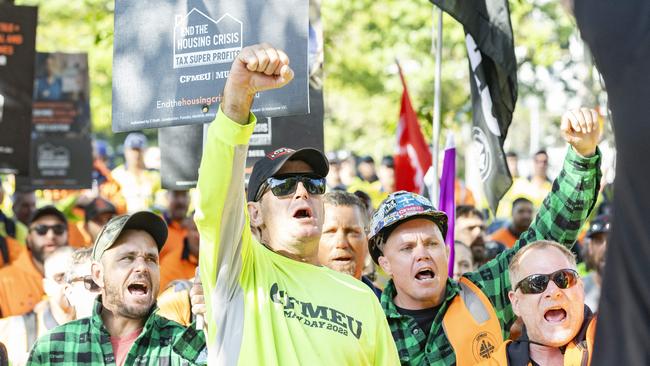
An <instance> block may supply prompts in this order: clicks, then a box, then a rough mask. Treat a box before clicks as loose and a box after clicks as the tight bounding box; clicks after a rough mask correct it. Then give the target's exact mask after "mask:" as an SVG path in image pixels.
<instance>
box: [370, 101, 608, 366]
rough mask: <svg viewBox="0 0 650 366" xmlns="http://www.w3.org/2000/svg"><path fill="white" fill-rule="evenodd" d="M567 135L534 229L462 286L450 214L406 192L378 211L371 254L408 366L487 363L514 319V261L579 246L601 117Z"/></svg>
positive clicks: (570, 127)
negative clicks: (548, 247)
mask: <svg viewBox="0 0 650 366" xmlns="http://www.w3.org/2000/svg"><path fill="white" fill-rule="evenodd" d="M578 116H579V117H578ZM561 129H562V134H563V136H564V138H565V140H566V141H567V142H569V144H570V145H571V147H570V148H569V151H568V152H567V157H566V160H565V162H564V167H563V170H562V172H560V174H559V176H558V178H557V179H556V181H555V182H554V185H553V190H552V192H551V193H550V194H549V195H548V196H547V197H546V199H545V200H544V204H543V205H542V207H541V208H540V210H539V212H538V214H537V216H536V218H535V220H534V221H533V223H532V224H531V226H530V227H529V229H528V230H527V231H525V232H524V233H523V234H522V236H521V237H520V238H519V240H518V241H517V243H516V244H515V246H514V247H512V248H510V249H508V250H506V251H504V252H502V253H500V254H499V255H497V256H496V258H494V259H492V260H490V261H488V262H487V263H486V264H484V265H482V266H481V267H479V268H478V269H477V270H476V271H474V272H468V273H465V274H463V275H462V276H461V278H460V280H459V281H454V280H452V279H449V278H448V268H447V267H448V262H449V256H448V247H447V246H446V245H445V243H444V238H445V234H446V232H447V216H446V214H445V213H444V212H442V211H438V210H436V208H435V207H434V206H433V205H432V204H431V202H430V201H429V200H427V199H426V198H424V197H421V196H419V195H416V194H413V193H410V192H404V191H401V192H397V193H393V194H391V195H390V196H389V197H388V198H387V199H386V200H385V201H384V202H383V203H382V204H381V205H380V206H379V208H378V209H377V211H376V212H375V214H374V215H373V218H372V224H371V230H370V236H369V240H368V242H369V249H370V250H369V251H370V254H371V256H372V258H373V260H374V261H375V263H377V264H379V265H380V266H381V267H382V269H383V270H384V271H385V272H386V273H387V274H388V275H389V276H391V280H390V281H389V282H388V284H387V285H386V287H385V288H384V292H383V294H382V298H381V304H382V307H383V309H384V311H385V313H386V317H387V318H388V323H389V324H390V327H391V331H392V334H393V336H394V337H395V343H396V344H397V348H398V350H399V355H400V361H401V364H402V365H418V366H419V365H430V364H435V365H438V364H445V365H452V364H457V365H460V366H462V365H474V364H476V363H478V362H480V361H482V360H486V359H488V358H489V357H490V355H491V354H492V353H493V352H494V351H495V350H496V349H497V347H498V346H499V344H501V343H502V341H503V339H505V338H507V337H508V335H509V330H510V327H511V325H512V323H513V322H514V321H515V319H516V316H515V313H514V312H513V309H512V305H511V303H510V300H509V299H508V290H509V287H510V278H509V275H508V269H507V268H508V264H509V263H510V258H511V257H512V256H513V255H514V254H515V253H516V252H517V251H519V250H520V249H522V248H525V246H526V245H527V244H529V243H532V242H534V241H537V240H540V239H548V240H556V241H558V242H560V243H562V244H563V245H565V246H566V247H571V246H573V243H574V241H575V239H576V237H577V235H578V231H579V229H580V227H581V226H582V224H583V223H584V222H585V221H586V219H587V217H588V216H589V212H590V211H591V209H592V208H593V205H594V203H595V201H596V194H597V192H598V184H599V182H600V169H599V165H600V154H599V152H598V150H597V144H598V140H599V137H600V133H599V128H598V122H597V118H596V115H595V111H590V110H587V109H583V110H579V111H571V112H569V113H567V114H565V115H564V116H563V118H562V123H561ZM539 259H540V260H545V258H544V257H539Z"/></svg>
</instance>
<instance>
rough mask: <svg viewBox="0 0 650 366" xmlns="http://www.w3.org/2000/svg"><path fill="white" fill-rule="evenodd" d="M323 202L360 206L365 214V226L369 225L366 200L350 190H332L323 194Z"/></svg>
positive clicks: (333, 204)
mask: <svg viewBox="0 0 650 366" xmlns="http://www.w3.org/2000/svg"><path fill="white" fill-rule="evenodd" d="M323 203H324V204H328V205H332V206H349V207H354V206H356V207H358V208H359V210H360V211H361V214H362V216H363V226H364V229H365V226H367V225H368V221H369V220H368V214H367V212H368V207H367V206H366V204H365V202H363V201H362V200H361V198H360V197H359V196H357V195H356V192H355V194H353V193H350V192H346V191H341V190H333V191H331V192H327V193H325V195H324V196H323Z"/></svg>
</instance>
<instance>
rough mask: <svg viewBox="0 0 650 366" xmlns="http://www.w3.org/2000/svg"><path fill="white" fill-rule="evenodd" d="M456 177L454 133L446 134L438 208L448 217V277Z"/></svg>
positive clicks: (450, 260)
mask: <svg viewBox="0 0 650 366" xmlns="http://www.w3.org/2000/svg"><path fill="white" fill-rule="evenodd" d="M455 179H456V146H455V144H454V135H453V134H452V133H449V134H448V135H447V146H446V147H445V157H444V160H443V163H442V177H440V197H439V199H438V209H439V210H441V211H444V212H445V213H446V214H447V217H448V218H449V221H448V224H447V226H448V229H447V237H446V238H445V243H447V245H449V277H453V276H454V254H455V253H454V252H455V251H454V222H455V221H456V202H455V198H456V197H455V192H454V188H455V183H456V181H455Z"/></svg>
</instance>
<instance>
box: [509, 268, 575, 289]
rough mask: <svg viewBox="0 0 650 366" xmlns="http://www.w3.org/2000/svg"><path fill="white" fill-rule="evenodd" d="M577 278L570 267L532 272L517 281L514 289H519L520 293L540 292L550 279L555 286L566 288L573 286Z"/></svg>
mask: <svg viewBox="0 0 650 366" xmlns="http://www.w3.org/2000/svg"><path fill="white" fill-rule="evenodd" d="M578 278H579V275H578V272H576V271H574V270H572V269H561V270H559V271H555V272H553V273H551V274H534V275H530V276H528V277H526V278H524V279H523V280H521V281H519V283H518V284H517V286H515V291H517V289H520V290H521V293H522V294H541V293H542V292H544V291H546V287H547V286H548V283H549V281H551V280H552V281H553V282H555V284H556V285H557V287H559V288H561V289H567V288H569V287H572V286H574V285H575V284H576V283H577V282H578Z"/></svg>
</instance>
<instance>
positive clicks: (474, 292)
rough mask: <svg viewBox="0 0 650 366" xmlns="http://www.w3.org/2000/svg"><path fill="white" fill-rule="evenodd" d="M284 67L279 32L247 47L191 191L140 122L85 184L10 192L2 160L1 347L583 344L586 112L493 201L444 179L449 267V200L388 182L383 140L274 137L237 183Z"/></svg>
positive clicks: (228, 356)
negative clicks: (345, 143)
mask: <svg viewBox="0 0 650 366" xmlns="http://www.w3.org/2000/svg"><path fill="white" fill-rule="evenodd" d="M292 76H293V74H292V71H291V69H290V67H289V66H288V58H287V56H286V55H285V54H284V53H283V52H282V51H280V50H276V49H274V48H272V47H271V46H269V45H264V44H263V45H256V46H252V47H247V48H244V49H243V50H242V52H241V54H240V55H239V56H238V58H237V60H236V61H235V62H234V63H233V66H232V69H231V72H230V76H229V79H228V83H227V85H226V88H225V90H224V102H222V105H221V109H220V111H219V113H218V115H217V118H216V120H215V122H213V123H212V124H211V126H210V128H209V132H208V135H207V138H206V144H205V146H204V153H203V159H202V163H201V168H200V171H199V182H198V185H197V188H196V190H191V191H189V190H184V191H163V190H161V189H160V176H159V174H158V173H156V172H155V171H151V170H149V169H147V168H146V167H145V165H144V161H143V157H144V153H145V151H146V149H147V145H148V141H147V139H146V137H145V136H144V135H143V134H140V133H132V134H129V135H128V136H127V138H126V140H125V142H124V158H125V163H124V164H123V165H120V166H118V167H116V168H115V169H113V170H110V169H109V164H108V161H107V160H106V155H105V154H103V153H102V151H101V148H100V146H99V145H96V149H95V150H96V152H95V163H94V167H95V170H94V179H95V182H96V186H95V188H94V189H93V190H88V191H60V190H43V191H38V192H34V191H30V192H21V191H15V190H14V189H13V187H12V180H11V179H10V178H11V177H4V179H3V182H2V185H0V187H2V188H0V203H2V208H3V210H2V211H0V252H1V254H2V256H1V258H0V343H1V344H3V345H4V346H5V347H6V349H7V350H8V357H9V360H10V362H11V364H12V365H22V364H26V363H29V364H33V365H41V364H43V365H46V364H48V365H49V364H81V365H84V364H86V365H90V364H100V363H105V364H112V363H115V364H117V365H132V364H154V363H156V364H158V363H161V364H163V363H164V364H171V365H181V364H205V363H209V364H215V365H222V364H223V365H230V364H245V365H261V364H264V365H266V364H268V365H275V364H277V365H307V364H336V365H338V364H345V365H397V364H403V365H423V364H454V363H455V364H458V365H471V364H478V363H480V362H484V363H485V364H496V365H519V364H527V363H528V362H532V364H539V365H554V364H581V365H582V364H585V363H588V362H589V360H590V357H591V351H592V349H593V346H592V345H593V334H594V324H595V319H596V317H595V315H594V312H595V311H597V305H598V297H599V293H600V284H601V278H602V271H603V268H604V258H605V257H604V253H605V250H606V246H607V234H608V232H609V209H608V205H609V204H610V203H611V202H605V203H602V202H601V201H602V199H600V198H599V197H600V178H601V173H600V159H601V158H600V152H599V150H598V148H597V144H598V141H599V138H600V132H601V131H600V127H599V124H598V116H597V115H596V112H595V111H592V110H589V109H586V108H582V109H579V110H575V111H571V112H568V113H567V114H565V115H564V116H563V118H562V122H561V130H562V135H563V137H564V140H565V141H566V142H567V143H568V145H569V146H568V150H567V154H566V158H565V161H564V163H563V167H562V171H561V172H560V173H559V175H558V176H557V178H556V179H555V180H554V181H553V180H551V179H550V178H549V177H548V173H547V167H548V158H549V157H548V154H546V152H544V151H540V152H538V153H537V154H535V155H534V157H533V160H534V168H533V169H532V171H533V174H532V175H531V177H529V178H528V179H526V178H523V177H519V176H518V174H517V170H516V167H517V162H516V159H517V156H516V155H515V154H512V153H509V154H508V156H507V157H508V163H509V166H510V169H511V173H512V175H513V177H514V184H513V186H512V188H511V190H510V191H509V192H508V193H507V194H506V197H505V198H504V201H503V202H502V204H501V206H500V209H501V210H504V209H505V213H504V212H498V213H497V215H496V216H490V215H489V212H487V211H485V210H483V209H481V208H480V207H479V203H477V202H476V201H475V198H474V195H473V193H472V192H471V191H470V190H468V189H467V188H466V187H465V185H464V184H463V182H461V181H460V180H458V181H457V184H456V205H457V206H456V212H455V216H454V219H455V225H454V235H455V240H456V241H455V243H454V249H455V250H454V252H455V255H454V263H451V267H452V269H453V270H452V274H453V275H452V276H449V274H448V267H449V266H450V264H449V263H448V261H449V251H450V248H449V247H448V246H446V245H445V241H444V238H445V234H446V232H447V230H448V225H447V223H448V220H449V217H448V216H447V214H445V213H444V212H442V211H439V210H438V209H436V207H435V206H434V205H433V204H432V203H431V201H430V200H429V199H428V198H426V197H423V196H421V195H418V194H415V193H411V192H405V191H397V192H396V191H395V171H394V165H393V160H392V158H391V157H384V158H382V160H381V163H380V165H379V168H378V169H376V168H375V162H374V160H373V159H372V158H371V157H369V156H365V157H356V156H355V155H353V154H346V153H341V152H336V153H334V152H333V153H330V154H327V155H325V154H323V153H322V152H320V151H318V150H315V149H310V148H306V149H300V150H297V151H296V150H293V149H289V148H281V149H278V150H275V151H273V152H271V153H269V154H268V155H267V156H265V157H263V158H261V159H260V160H259V161H258V162H257V163H256V164H255V166H254V168H253V170H252V173H251V175H250V178H249V180H248V184H247V185H246V184H245V180H244V178H245V169H244V167H245V159H246V155H247V143H248V139H249V138H250V135H251V133H252V131H253V129H254V126H255V116H254V115H253V114H252V113H250V107H251V103H252V100H253V95H254V94H255V93H256V92H259V91H263V90H267V89H275V88H280V87H282V86H283V85H285V84H286V83H288V82H290V81H291V79H292ZM576 243H577V244H576ZM199 318H204V319H205V322H204V326H203V327H197V325H196V324H197V323H202V322H201V321H198V322H197V320H198V319H199ZM0 348H1V347H0Z"/></svg>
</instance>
